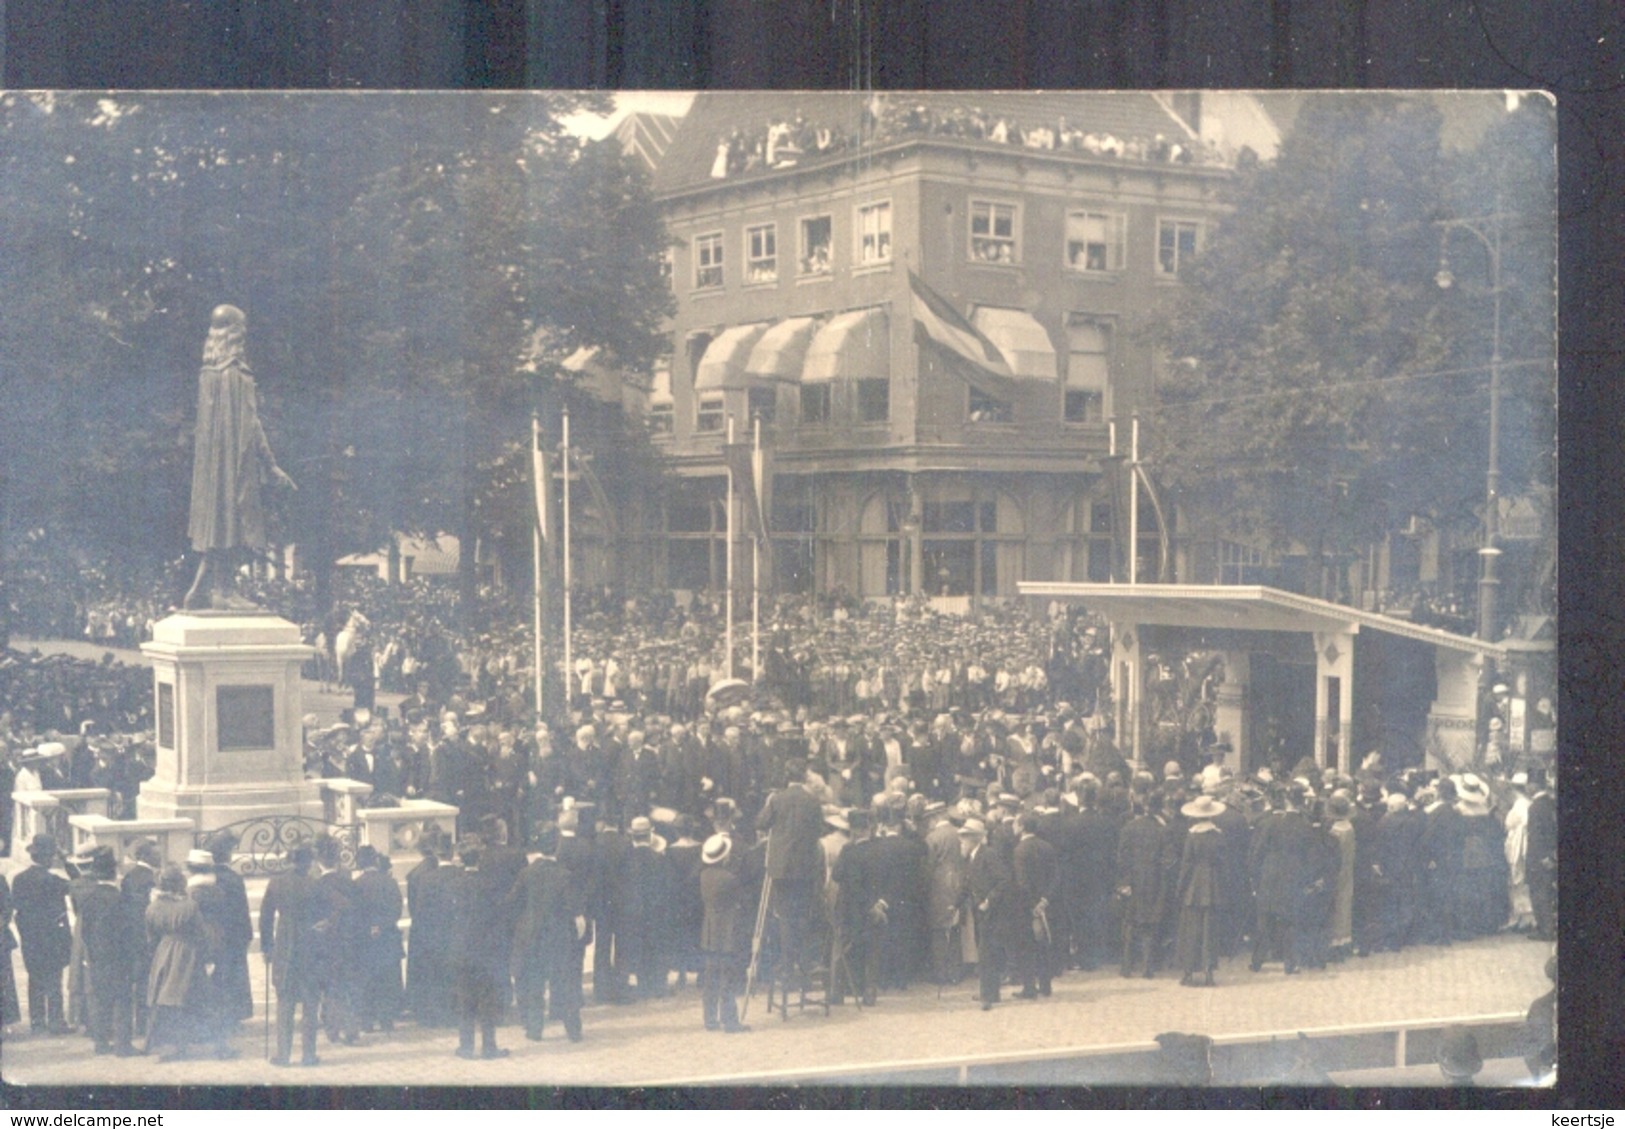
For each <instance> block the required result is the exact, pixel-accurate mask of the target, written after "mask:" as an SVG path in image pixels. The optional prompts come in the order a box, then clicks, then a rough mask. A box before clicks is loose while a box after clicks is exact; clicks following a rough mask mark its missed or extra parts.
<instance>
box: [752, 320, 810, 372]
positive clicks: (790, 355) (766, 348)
mask: <svg viewBox="0 0 1625 1129" xmlns="http://www.w3.org/2000/svg"><path fill="white" fill-rule="evenodd" d="M817 328H818V321H817V319H816V318H786V319H785V320H784V321H781V322H779V323H778V324H777V325H775V326H774V327H773V328H771V329H769V330H768V331H767V332H766V333H764V334H762V336H761V339H760V340H759V341H757V342H756V347H755V348H753V349H752V350H751V351H750V359H749V360H748V361H746V362H745V376H746V377H747V378H748V379H750V380H786V381H792V382H793V381H797V380H800V379H801V368H802V364H803V363H804V362H805V360H806V357H807V346H809V345H811V344H812V339H813V333H814V331H815V330H816V329H817Z"/></svg>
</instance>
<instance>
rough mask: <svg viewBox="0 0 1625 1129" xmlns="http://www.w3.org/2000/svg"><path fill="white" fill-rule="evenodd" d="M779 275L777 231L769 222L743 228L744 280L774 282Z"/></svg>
mask: <svg viewBox="0 0 1625 1129" xmlns="http://www.w3.org/2000/svg"><path fill="white" fill-rule="evenodd" d="M778 277H779V233H778V229H777V228H776V227H775V226H774V225H773V224H770V223H764V224H761V225H760V226H757V227H747V228H746V229H745V281H746V282H774V281H776V280H777V279H778Z"/></svg>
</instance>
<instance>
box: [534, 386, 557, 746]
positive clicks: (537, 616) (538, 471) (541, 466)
mask: <svg viewBox="0 0 1625 1129" xmlns="http://www.w3.org/2000/svg"><path fill="white" fill-rule="evenodd" d="M541 450H542V421H541V420H539V419H538V418H536V413H535V412H531V414H530V478H531V489H532V490H533V491H534V495H533V497H532V498H531V506H532V507H533V508H534V509H535V510H536V524H535V526H534V528H533V529H532V530H531V535H530V550H531V579H532V581H533V583H534V584H535V591H534V592H533V593H532V596H531V624H530V626H531V632H532V634H531V639H532V641H533V643H534V645H535V655H534V659H533V662H532V666H533V667H534V668H535V678H534V682H535V685H534V686H533V687H532V689H533V691H534V695H535V699H536V720H537V721H541V720H542V519H543V517H544V516H545V514H546V511H545V510H544V509H543V508H542V505H541V501H542V498H543V496H544V495H543V494H542V491H543V490H550V489H552V486H553V484H552V483H551V482H548V481H547V476H546V470H547V467H546V464H545V463H544V462H543V460H542V456H541Z"/></svg>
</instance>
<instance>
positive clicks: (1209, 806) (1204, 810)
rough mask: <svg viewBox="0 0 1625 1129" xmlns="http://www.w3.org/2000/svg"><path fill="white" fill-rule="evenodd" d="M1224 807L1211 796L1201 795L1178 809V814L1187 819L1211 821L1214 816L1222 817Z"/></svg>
mask: <svg viewBox="0 0 1625 1129" xmlns="http://www.w3.org/2000/svg"><path fill="white" fill-rule="evenodd" d="M1224 811H1225V806H1224V804H1223V803H1221V802H1220V801H1218V800H1215V799H1214V798H1213V797H1212V796H1208V795H1201V796H1198V797H1196V799H1194V800H1192V801H1191V802H1190V803H1188V804H1186V805H1185V806H1184V807H1182V808H1180V809H1179V814H1180V815H1183V816H1184V817H1185V818H1187V819H1212V818H1213V817H1214V816H1216V815H1223V814H1224Z"/></svg>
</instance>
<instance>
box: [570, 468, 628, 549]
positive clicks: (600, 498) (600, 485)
mask: <svg viewBox="0 0 1625 1129" xmlns="http://www.w3.org/2000/svg"><path fill="white" fill-rule="evenodd" d="M572 454H573V456H574V459H575V464H576V465H575V469H576V472H577V473H578V474H579V475H580V476H581V480H582V481H583V482H585V483H586V484H587V493H588V494H590V495H591V496H592V504H593V506H594V507H595V508H596V509H597V510H598V513H599V515H600V517H601V519H602V520H603V523H604V530H605V532H607V533H609V534H610V535H612V536H613V535H614V534H616V533H619V532H620V528H621V523H620V522H619V521H617V520H616V518H615V509H614V507H613V506H611V505H610V503H609V492H608V491H607V490H605V489H604V480H603V479H601V478H599V477H598V472H597V471H595V470H593V468H592V456H591V455H589V454H586V453H584V452H582V451H580V450H579V449H578V450H576V451H574V452H572Z"/></svg>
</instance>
